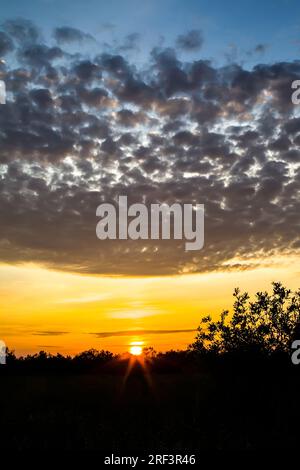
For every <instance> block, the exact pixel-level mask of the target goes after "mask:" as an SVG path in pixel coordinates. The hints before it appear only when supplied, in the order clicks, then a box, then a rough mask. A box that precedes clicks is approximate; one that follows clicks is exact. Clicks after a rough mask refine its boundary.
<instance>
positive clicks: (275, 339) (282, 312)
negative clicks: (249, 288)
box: [189, 282, 300, 357]
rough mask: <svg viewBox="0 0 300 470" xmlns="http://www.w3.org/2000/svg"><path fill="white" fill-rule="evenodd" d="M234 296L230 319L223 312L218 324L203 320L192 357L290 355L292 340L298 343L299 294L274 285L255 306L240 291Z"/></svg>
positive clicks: (277, 284) (207, 319)
mask: <svg viewBox="0 0 300 470" xmlns="http://www.w3.org/2000/svg"><path fill="white" fill-rule="evenodd" d="M233 295H234V298H235V301H234V304H233V313H232V315H231V316H230V315H229V311H228V310H225V311H223V312H222V313H221V316H220V319H219V320H217V321H213V320H212V318H211V317H210V316H208V317H205V318H203V319H202V321H201V324H200V326H199V328H198V334H197V336H196V338H195V341H194V343H192V344H191V345H190V346H189V351H190V352H191V353H200V354H203V355H205V354H207V353H212V354H215V355H220V354H224V353H227V354H231V355H232V354H239V355H241V354H250V355H251V356H252V357H254V356H256V355H266V356H270V355H273V356H274V355H276V354H280V353H287V352H289V351H290V349H291V344H292V341H293V339H296V338H297V336H299V338H298V339H300V291H299V290H298V291H297V292H294V293H292V292H291V290H289V289H286V288H285V287H283V286H282V284H281V283H280V282H274V283H273V292H272V293H271V294H268V293H267V292H258V293H257V294H256V298H255V301H254V302H251V301H250V298H249V295H248V293H247V292H245V293H241V292H240V290H239V289H235V291H234V294H233Z"/></svg>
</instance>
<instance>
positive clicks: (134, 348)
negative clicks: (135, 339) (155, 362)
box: [129, 346, 143, 356]
mask: <svg viewBox="0 0 300 470" xmlns="http://www.w3.org/2000/svg"><path fill="white" fill-rule="evenodd" d="M129 351H130V354H133V356H140V355H141V354H142V351H143V350H142V347H141V346H130V350H129Z"/></svg>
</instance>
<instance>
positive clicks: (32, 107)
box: [0, 20, 300, 275]
mask: <svg viewBox="0 0 300 470" xmlns="http://www.w3.org/2000/svg"><path fill="white" fill-rule="evenodd" d="M41 37H42V34H41V33H40V32H39V30H38V28H36V26H35V25H33V24H32V23H30V22H28V21H23V20H10V21H7V22H6V23H4V25H3V27H2V30H1V33H0V51H1V56H2V57H3V58H5V62H1V65H0V79H2V80H4V81H5V83H6V88H7V95H8V96H7V104H6V105H5V106H0V129H1V134H0V141H1V142H0V149H1V150H0V217H1V239H0V258H1V260H2V261H5V262H9V263H19V262H26V261H30V262H31V261H35V262H39V263H42V264H44V265H46V266H49V267H51V268H55V269H62V270H68V271H73V272H82V273H97V274H120V275H121V274H126V275H154V274H159V275H163V274H177V273H185V272H202V271H212V270H219V269H223V268H224V266H225V265H228V263H229V262H230V260H231V259H232V258H236V257H238V258H240V259H249V260H250V259H251V263H250V261H249V267H250V266H253V262H254V264H255V258H259V257H260V256H261V254H262V253H263V254H264V256H271V255H274V254H276V253H296V252H299V213H300V199H299V190H300V170H299V156H300V154H299V150H298V149H299V142H300V118H299V117H298V116H297V115H296V114H295V113H296V107H294V106H293V105H292V103H291V99H290V94H291V82H292V81H293V80H295V79H297V78H299V75H300V62H299V61H293V62H280V63H275V64H271V65H270V64H267V65H266V64H257V65H256V66H255V67H253V68H252V69H251V70H248V69H245V68H243V67H242V66H240V65H238V64H235V63H231V64H228V65H226V66H223V67H216V66H214V65H213V63H212V62H210V61H208V60H203V59H201V58H199V59H198V60H193V61H190V62H188V61H184V62H183V61H181V60H180V59H179V58H178V53H177V52H178V49H180V50H181V51H182V49H186V50H187V49H189V50H193V51H195V50H196V49H198V48H199V47H201V44H202V36H201V33H200V32H198V33H196V32H190V33H186V34H183V35H182V36H181V37H180V38H178V40H177V42H176V47H175V48H157V47H156V48H154V49H153V50H152V52H151V54H150V56H149V59H148V65H147V66H145V67H144V68H143V69H139V68H138V67H137V66H135V65H134V64H132V63H131V62H130V59H129V58H128V57H130V54H129V55H128V54H127V55H126V56H125V55H122V51H125V50H126V51H127V52H128V50H130V48H135V47H136V41H137V39H138V38H137V36H136V35H131V36H129V37H127V38H125V40H124V45H123V47H122V45H121V46H120V47H119V52H118V53H115V52H113V51H111V52H108V48H107V47H106V49H105V51H101V50H98V51H97V53H95V54H89V55H87V54H85V53H83V52H81V50H82V49H83V48H81V47H80V44H81V43H82V41H85V42H86V43H87V44H88V43H89V42H91V37H90V35H89V34H87V33H84V32H81V31H79V30H74V29H72V28H69V27H60V28H57V29H56V30H55V31H54V33H53V37H52V39H51V40H50V42H49V43H46V42H44V41H43V40H42V39H41ZM70 43H71V46H72V51H71V52H70ZM93 44H94V43H93ZM77 46H78V50H76V47H77ZM193 56H194V54H193ZM119 195H127V196H128V202H129V204H131V203H134V202H142V201H144V202H146V203H147V204H151V203H155V202H159V203H162V202H165V203H168V204H172V203H174V202H182V203H184V202H189V203H190V202H194V203H202V204H205V224H206V226H205V246H204V248H203V249H202V250H201V251H199V252H185V251H184V244H183V243H182V242H181V241H180V240H175V241H166V240H164V241H159V240H153V241H147V242H146V241H139V240H137V241H127V242H124V241H107V242H103V241H101V242H100V241H99V240H98V239H97V238H96V234H95V226H96V223H97V220H96V217H95V211H96V207H97V206H98V205H99V204H100V203H102V202H115V201H116V200H117V198H118V196H119ZM253 260H254V261H253ZM242 267H243V269H244V268H245V267H247V263H243V265H242ZM235 268H236V269H238V268H239V264H238V263H237V264H236V265H235Z"/></svg>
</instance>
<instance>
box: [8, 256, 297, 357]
mask: <svg viewBox="0 0 300 470" xmlns="http://www.w3.org/2000/svg"><path fill="white" fill-rule="evenodd" d="M256 261H257V260H256ZM298 266H299V258H282V259H278V260H275V259H273V260H271V261H270V263H269V265H268V266H266V265H261V266H260V265H259V264H258V262H257V267H256V268H255V269H252V270H245V271H230V270H227V271H226V270H224V271H223V272H214V273H207V274H186V275H177V276H165V277H136V278H130V277H107V276H95V275H94V276H92V275H80V274H70V273H66V272H58V271H52V270H49V269H46V268H43V267H40V266H36V265H18V266H11V265H5V264H2V265H0V296H1V306H2V308H1V310H0V339H1V340H4V341H5V343H6V345H7V346H8V347H9V349H11V350H15V352H16V354H17V355H23V354H28V353H30V354H33V353H36V352H38V351H40V350H45V351H47V352H50V353H53V354H55V353H57V352H60V353H62V354H71V355H74V354H76V353H78V352H80V351H83V350H87V349H90V348H96V349H106V350H110V351H112V352H115V353H124V352H126V351H130V352H131V353H132V351H131V348H133V347H134V348H141V349H142V348H144V347H151V346H152V347H153V348H154V349H155V350H157V351H166V350H168V349H184V348H186V347H187V346H188V345H189V344H190V343H191V342H192V341H193V339H194V337H195V334H196V331H195V330H196V328H197V327H198V325H199V323H200V320H201V318H202V317H203V316H206V315H208V314H210V315H212V316H213V317H216V316H217V315H219V314H220V312H221V311H222V310H223V309H229V310H230V309H231V307H232V292H233V289H234V288H235V287H237V286H238V287H240V288H241V290H242V291H247V292H249V293H250V295H251V296H253V295H254V294H255V292H257V291H259V290H268V291H269V290H270V289H271V282H272V281H281V282H282V283H283V284H284V285H286V286H287V287H289V288H291V289H292V290H296V289H298V288H299V278H300V274H299V268H298ZM226 269H227V268H226ZM134 351H136V352H138V349H134ZM139 351H140V349H139Z"/></svg>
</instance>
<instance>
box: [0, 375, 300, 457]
mask: <svg viewBox="0 0 300 470" xmlns="http://www.w3.org/2000/svg"><path fill="white" fill-rule="evenodd" d="M0 379H1V387H0V399H1V404H2V412H1V418H0V419H1V428H2V429H4V430H5V432H4V433H3V435H2V438H1V441H0V446H1V447H2V448H6V449H70V450H74V449H76V450H81V449H98V450H102V451H107V452H124V451H127V450H133V449H134V450H138V451H147V452H148V451H149V452H153V451H165V452H169V453H170V452H173V451H187V450H188V449H190V450H192V451H195V450H196V449H197V450H202V449H256V448H270V449H271V448H274V449H278V448H291V447H295V448H296V447H297V445H298V438H299V427H298V422H299V415H300V413H299V406H298V393H297V390H298V387H299V385H300V381H299V374H295V373H294V371H293V373H291V372H289V373H282V372H281V373H277V372H276V370H272V372H268V373H260V374H255V373H253V371H252V372H251V373H249V374H248V373H247V372H245V371H244V372H243V373H242V374H241V373H238V372H235V373H232V372H231V373H230V374H229V375H228V374H224V373H223V374H218V373H216V372H214V373H208V372H205V373H204V372H203V373H201V372H197V373H196V372H193V373H153V374H152V375H151V384H152V385H151V386H149V385H148V384H147V383H146V381H145V380H144V378H143V377H142V376H141V375H139V374H133V375H132V376H130V377H129V378H128V380H127V382H126V383H125V385H124V376H123V375H122V374H109V373H101V374H88V375H86V374H81V375H67V376H63V375H60V376H57V375H50V376H49V375H48V376H46V375H40V374H39V375H31V376H27V375H10V376H1V377H0Z"/></svg>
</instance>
